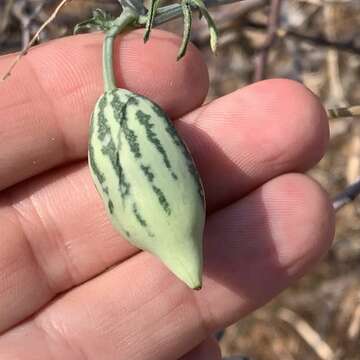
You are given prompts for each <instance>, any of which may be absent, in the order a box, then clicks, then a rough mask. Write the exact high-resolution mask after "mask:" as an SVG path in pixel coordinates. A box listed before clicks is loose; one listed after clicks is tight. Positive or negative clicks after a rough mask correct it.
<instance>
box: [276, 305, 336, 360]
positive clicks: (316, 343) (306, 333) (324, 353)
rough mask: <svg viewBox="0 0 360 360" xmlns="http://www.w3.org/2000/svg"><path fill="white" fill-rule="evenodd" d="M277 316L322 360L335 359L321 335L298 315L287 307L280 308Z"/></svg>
mask: <svg viewBox="0 0 360 360" xmlns="http://www.w3.org/2000/svg"><path fill="white" fill-rule="evenodd" d="M278 317H279V319H281V320H282V321H285V322H286V323H288V324H289V325H290V326H292V327H293V328H294V330H296V332H297V333H298V334H299V335H300V336H301V337H302V338H303V339H304V340H305V341H306V343H307V344H308V345H309V346H310V347H311V348H312V349H313V350H314V352H315V353H316V355H317V356H318V357H319V358H320V359H322V360H333V359H335V353H334V352H333V350H332V349H331V348H330V346H329V345H328V344H327V343H326V342H325V341H324V340H323V339H322V338H321V336H320V335H319V334H318V333H317V332H316V331H315V330H314V329H313V328H312V327H311V326H310V325H309V324H308V323H307V322H306V321H305V320H303V319H302V318H301V317H300V316H299V315H297V314H296V313H294V312H293V311H291V310H289V309H285V308H282V309H281V310H280V311H279V312H278Z"/></svg>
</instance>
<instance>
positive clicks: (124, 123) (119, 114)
mask: <svg viewBox="0 0 360 360" xmlns="http://www.w3.org/2000/svg"><path fill="white" fill-rule="evenodd" d="M132 103H134V102H133V99H132V98H128V99H127V101H126V102H125V103H123V102H121V100H120V98H119V96H118V95H117V94H116V93H113V99H112V101H111V106H112V108H113V110H114V116H115V119H116V120H117V121H118V122H119V124H120V126H121V131H122V132H123V134H124V136H125V139H126V141H127V142H128V144H129V147H130V151H131V152H132V153H133V154H134V156H135V157H136V158H140V157H141V152H140V145H139V143H138V141H137V135H136V134H135V131H134V130H131V129H129V126H128V116H127V114H126V110H127V106H128V105H131V104H132Z"/></svg>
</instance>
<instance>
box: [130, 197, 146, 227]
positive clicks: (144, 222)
mask: <svg viewBox="0 0 360 360" xmlns="http://www.w3.org/2000/svg"><path fill="white" fill-rule="evenodd" d="M132 208H133V213H134V215H135V218H136V220H137V221H138V222H139V224H140V225H141V226H143V227H146V226H147V223H146V221H145V219H144V218H143V217H142V216H141V214H140V212H139V209H138V208H137V206H136V204H135V203H133V206H132Z"/></svg>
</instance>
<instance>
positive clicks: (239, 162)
mask: <svg viewBox="0 0 360 360" xmlns="http://www.w3.org/2000/svg"><path fill="white" fill-rule="evenodd" d="M142 36H143V32H142V31H134V32H131V33H129V34H127V35H125V36H122V37H121V39H117V41H116V46H115V51H114V56H115V60H114V63H115V68H116V76H117V81H118V85H119V86H120V87H125V88H128V89H129V90H131V91H134V92H137V93H140V94H143V95H145V96H148V97H149V98H151V99H152V100H153V101H156V102H157V103H158V104H159V105H160V106H162V107H163V108H164V109H165V111H167V112H168V114H169V115H170V116H171V118H172V119H174V121H175V124H176V127H177V129H178V130H179V133H180V134H181V136H182V137H183V138H184V140H185V141H186V143H187V144H188V146H189V148H190V150H191V152H192V154H193V157H194V159H195V161H196V163H197V165H198V168H199V171H200V174H201V177H202V179H203V182H204V186H205V192H206V198H207V209H208V217H207V223H206V228H205V235H204V247H205V254H204V258H205V269H204V270H205V274H204V286H203V289H202V290H201V291H192V290H190V289H188V288H187V287H186V286H185V285H184V284H183V283H182V282H181V281H179V280H178V279H177V278H175V276H173V275H172V274H171V273H170V272H169V271H168V270H167V269H166V268H165V267H164V266H163V265H162V264H161V263H160V261H159V260H157V259H156V258H155V257H153V256H152V255H150V254H149V253H146V252H139V251H138V250H137V249H135V248H134V247H132V246H131V245H129V244H128V243H127V242H126V241H125V240H124V239H122V238H121V236H120V235H119V234H117V233H116V232H115V230H114V229H113V228H112V226H111V225H110V223H109V220H108V218H107V216H106V214H105V210H104V207H103V204H102V202H101V200H100V197H99V195H98V193H97V192H96V190H95V187H94V185H93V183H92V181H91V178H90V174H89V169H88V166H87V162H86V161H87V135H88V125H89V118H90V114H91V111H92V109H93V107H94V104H95V102H96V100H97V98H98V97H99V96H100V95H101V93H102V92H103V88H102V86H103V84H102V70H101V46H102V38H103V35H102V34H89V35H79V36H76V37H68V38H64V39H60V40H56V41H53V42H50V43H47V44H44V45H40V46H37V47H35V48H33V49H32V50H31V51H30V52H29V54H28V55H26V56H25V57H24V58H23V59H22V60H21V61H20V63H19V64H18V65H17V67H16V68H15V70H14V71H13V74H12V75H11V77H10V78H8V79H7V80H6V81H5V82H3V83H2V84H0V99H1V101H0V174H1V175H0V229H1V234H0V333H1V336H0V359H1V360H10V359H26V360H33V359H34V360H35V359H37V360H41V359H44V360H49V359H51V360H58V359H59V360H60V359H61V360H63V359H69V360H78V359H79V360H82V359H96V360H98V359H101V360H112V359H132V360H162V359H164V360H169V359H170V360H171V359H174V360H175V359H182V360H191V359H197V360H202V359H204V360H205V359H206V360H218V359H220V358H221V355H220V351H219V347H218V345H217V343H216V342H215V341H214V340H213V338H212V334H213V333H214V332H215V331H217V330H219V329H222V328H224V327H226V326H227V325H229V324H231V323H234V322H235V321H238V320H240V319H241V318H242V317H244V316H245V315H247V314H249V313H250V312H251V311H253V310H255V309H256V308H258V307H260V306H262V305H264V304H265V303H266V302H268V301H269V300H270V299H271V298H273V297H274V296H275V295H276V294H278V293H279V292H281V291H282V290H283V289H285V288H286V287H288V286H289V285H290V284H292V283H294V281H296V280H297V279H298V278H299V277H301V276H302V275H303V274H305V273H306V272H307V271H309V270H311V269H312V267H313V266H314V265H315V264H316V263H317V262H318V261H319V259H321V257H322V256H323V255H324V254H325V253H326V251H327V250H328V248H329V247H330V245H331V241H332V238H333V232H334V216H333V210H332V206H331V203H330V202H329V200H328V197H327V195H326V193H325V192H324V191H323V190H322V189H321V187H320V186H319V185H317V184H316V183H315V182H314V181H313V180H311V179H310V178H309V177H308V176H306V175H303V174H302V173H303V172H304V171H306V170H307V169H309V168H311V167H312V166H314V165H315V164H316V163H317V162H318V161H319V159H320V158H321V157H322V156H323V154H324V152H325V149H326V146H327V142H328V136H329V131H328V121H327V118H326V115H325V112H324V110H323V108H322V107H321V105H320V103H319V101H318V100H317V98H316V97H315V96H314V95H312V94H311V93H310V91H308V90H307V89H306V88H305V87H304V86H302V85H301V84H298V83H296V82H293V81H289V80H267V81H262V82H258V83H255V84H253V85H250V86H247V87H244V88H242V89H240V90H238V91H235V92H233V93H231V94H228V95H226V96H224V97H222V98H219V99H217V100H215V101H212V102H210V103H207V104H203V102H204V99H205V97H206V94H207V91H208V86H209V79H208V73H207V69H206V66H205V64H204V62H203V60H202V58H201V55H200V53H199V52H198V51H197V50H196V49H195V48H194V47H193V46H190V47H189V49H188V53H187V55H186V56H185V58H184V59H182V60H181V61H180V62H176V60H175V59H176V54H177V51H178V46H179V42H180V40H179V39H178V38H177V37H176V36H175V35H172V34H169V33H165V32H162V31H157V30H154V31H153V32H152V38H151V40H150V41H149V42H148V43H147V44H146V45H144V44H143V40H142ZM13 59H14V55H8V56H3V57H1V58H0V73H4V72H5V71H6V69H7V68H8V66H9V65H10V63H11V62H12V60H13Z"/></svg>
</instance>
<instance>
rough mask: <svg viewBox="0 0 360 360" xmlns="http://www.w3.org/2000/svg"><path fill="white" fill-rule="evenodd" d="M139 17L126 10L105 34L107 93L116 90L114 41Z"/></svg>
mask: <svg viewBox="0 0 360 360" xmlns="http://www.w3.org/2000/svg"><path fill="white" fill-rule="evenodd" d="M137 17H138V15H137V14H136V13H135V11H134V10H132V9H130V8H125V9H124V10H123V12H122V13H121V15H120V16H119V17H118V18H117V19H115V20H114V23H113V25H112V27H111V29H110V30H108V31H107V32H106V33H105V39H104V46H103V76H104V88H105V92H106V91H110V90H114V89H116V82H115V74H114V66H113V47H114V39H115V37H116V35H117V34H119V33H120V32H122V31H123V30H124V29H125V28H126V27H127V26H128V25H130V24H131V23H132V22H134V20H136V19H137Z"/></svg>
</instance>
